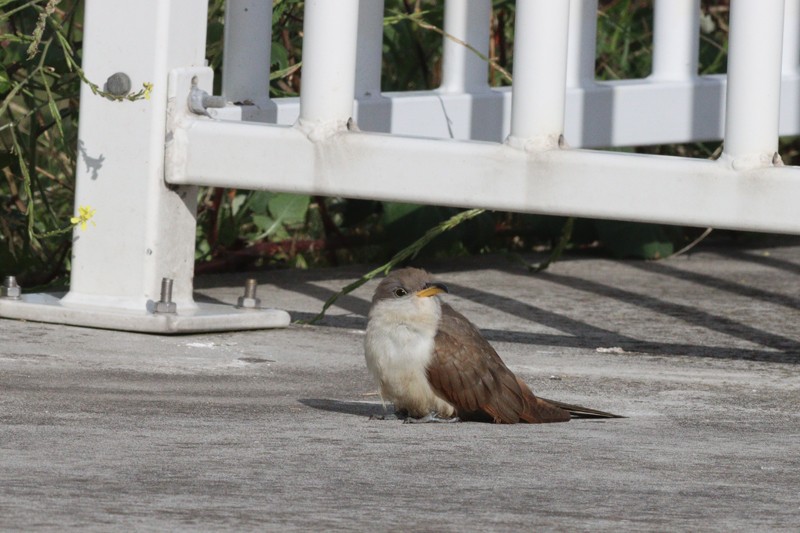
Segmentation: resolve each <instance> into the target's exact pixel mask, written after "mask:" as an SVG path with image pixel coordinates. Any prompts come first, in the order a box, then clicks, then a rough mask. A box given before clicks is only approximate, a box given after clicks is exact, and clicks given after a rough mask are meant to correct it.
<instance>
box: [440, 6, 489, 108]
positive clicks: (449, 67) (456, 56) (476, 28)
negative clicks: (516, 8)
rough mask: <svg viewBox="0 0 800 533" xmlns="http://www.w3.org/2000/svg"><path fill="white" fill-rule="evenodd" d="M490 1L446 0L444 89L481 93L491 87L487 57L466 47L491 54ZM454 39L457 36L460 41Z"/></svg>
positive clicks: (443, 64)
mask: <svg viewBox="0 0 800 533" xmlns="http://www.w3.org/2000/svg"><path fill="white" fill-rule="evenodd" d="M491 14H492V2H491V0H447V1H446V2H445V4H444V31H445V34H446V35H445V37H444V41H443V49H442V83H441V86H440V87H439V89H440V90H441V91H444V92H453V93H464V92H468V93H471V92H480V91H486V90H488V89H489V79H488V78H489V67H488V64H487V63H486V61H485V60H483V59H481V58H480V57H479V56H478V55H477V54H475V52H473V51H472V50H470V49H469V48H467V47H466V46H464V43H465V44H467V45H469V46H471V47H472V48H474V49H475V50H477V51H478V52H480V53H481V54H483V55H484V56H488V55H489V29H490V28H489V23H490V17H491ZM453 39H458V41H461V42H457V41H454V40H453Z"/></svg>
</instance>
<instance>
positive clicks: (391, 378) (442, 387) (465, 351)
mask: <svg viewBox="0 0 800 533" xmlns="http://www.w3.org/2000/svg"><path fill="white" fill-rule="evenodd" d="M448 292H449V291H448V288H447V286H446V285H445V284H444V283H442V282H439V281H437V280H436V279H434V277H433V276H432V275H431V274H430V273H428V272H427V271H425V270H422V269H419V268H412V267H408V268H402V269H398V270H394V271H392V272H391V273H389V274H388V275H387V276H386V277H385V278H383V280H381V282H380V283H379V285H378V287H377V288H376V289H375V294H374V296H373V298H372V305H371V307H370V311H369V317H368V322H367V330H366V336H365V341H364V356H365V359H366V364H367V368H368V369H369V372H370V373H371V374H372V376H373V377H374V378H375V380H376V382H377V383H378V385H379V387H380V395H381V398H382V399H383V400H384V402H385V401H391V402H393V403H394V406H395V412H396V415H395V416H394V417H396V418H401V419H403V420H404V422H407V423H408V422H413V423H417V422H460V421H482V422H494V423H503V424H515V423H532V424H537V423H548V422H567V421H569V420H570V419H571V418H573V417H581V418H583V417H588V418H622V417H620V416H619V415H614V414H611V413H606V412H604V411H598V410H595V409H589V408H585V407H581V406H577V405H570V404H566V403H563V402H558V401H554V400H547V399H544V398H540V397H537V396H536V395H534V394H533V392H532V391H531V389H530V387H528V385H527V384H526V383H525V382H524V381H523V380H522V379H520V378H519V377H517V376H516V375H515V374H514V373H513V372H512V371H511V369H509V368H508V366H506V364H505V363H504V362H503V360H502V359H501V358H500V356H499V355H498V354H497V352H496V351H495V349H494V348H493V347H492V345H491V344H489V342H488V341H487V340H486V339H485V338H484V337H483V335H481V332H480V331H479V330H478V328H477V327H476V326H475V325H474V324H473V323H472V322H470V321H469V320H468V319H467V318H466V317H465V316H464V315H462V314H461V313H459V312H458V311H456V310H455V309H453V308H452V307H451V306H450V305H449V304H447V303H445V302H442V301H441V300H440V298H439V295H440V294H442V293H448ZM391 417H392V415H385V416H378V417H376V418H391Z"/></svg>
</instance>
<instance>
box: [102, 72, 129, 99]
mask: <svg viewBox="0 0 800 533" xmlns="http://www.w3.org/2000/svg"><path fill="white" fill-rule="evenodd" d="M104 89H105V91H106V92H108V93H111V94H113V95H114V96H125V95H126V94H128V93H129V92H131V79H130V78H129V77H128V75H127V74H125V73H124V72H115V73H114V74H112V75H111V76H109V77H108V79H107V80H106V86H105V87H104Z"/></svg>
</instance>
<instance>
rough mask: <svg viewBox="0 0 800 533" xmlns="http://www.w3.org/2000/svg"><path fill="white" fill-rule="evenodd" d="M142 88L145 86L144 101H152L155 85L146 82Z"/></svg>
mask: <svg viewBox="0 0 800 533" xmlns="http://www.w3.org/2000/svg"><path fill="white" fill-rule="evenodd" d="M142 86H144V99H145V100H150V92H151V91H152V90H153V84H152V83H147V82H145V83H143V84H142Z"/></svg>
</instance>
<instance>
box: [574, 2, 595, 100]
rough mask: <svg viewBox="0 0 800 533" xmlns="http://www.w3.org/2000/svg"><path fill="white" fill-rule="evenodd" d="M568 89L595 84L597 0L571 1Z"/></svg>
mask: <svg viewBox="0 0 800 533" xmlns="http://www.w3.org/2000/svg"><path fill="white" fill-rule="evenodd" d="M567 52H568V54H569V55H568V58H567V87H589V86H591V85H593V84H594V63H595V59H596V57H595V56H596V53H597V0H570V2H569V45H568V46H567Z"/></svg>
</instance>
